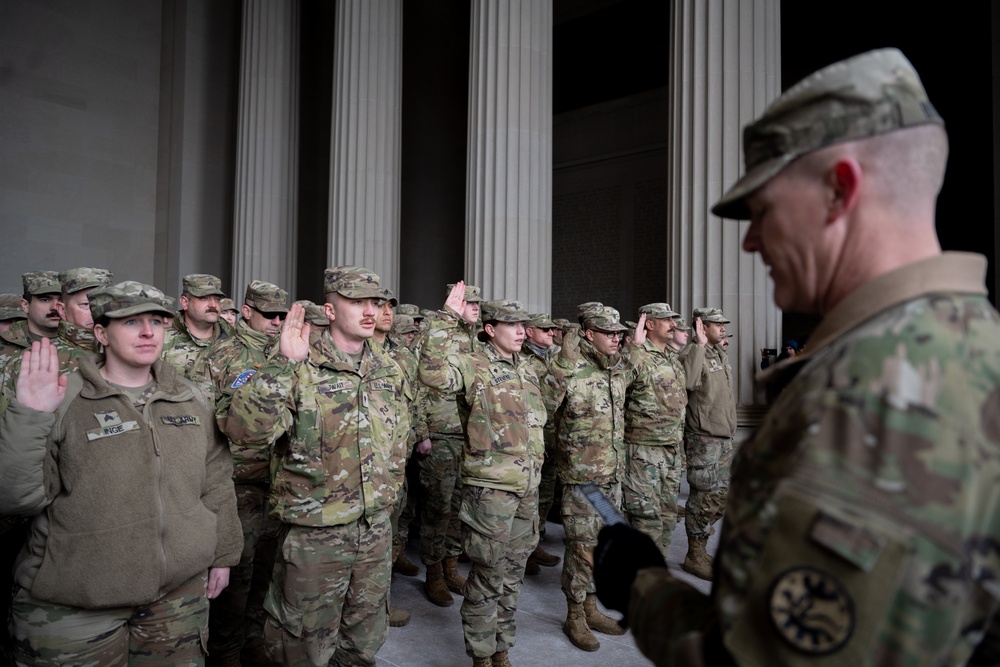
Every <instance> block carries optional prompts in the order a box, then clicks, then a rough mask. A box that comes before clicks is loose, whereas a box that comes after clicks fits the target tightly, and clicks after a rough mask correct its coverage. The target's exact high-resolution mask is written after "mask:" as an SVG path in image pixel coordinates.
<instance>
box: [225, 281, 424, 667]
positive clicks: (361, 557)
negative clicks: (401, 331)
mask: <svg viewBox="0 0 1000 667" xmlns="http://www.w3.org/2000/svg"><path fill="white" fill-rule="evenodd" d="M324 282H325V290H326V291H327V293H330V292H334V291H336V292H339V293H340V294H342V295H343V296H346V297H348V298H381V296H380V295H379V293H378V276H376V275H375V274H373V273H371V272H370V271H368V270H366V269H362V268H360V267H338V268H337V269H328V270H327V271H326V275H325V277H324ZM411 396H412V394H411V391H410V386H409V383H408V382H407V381H406V378H405V377H404V376H403V373H402V371H401V370H400V368H399V366H398V365H397V364H396V363H395V362H394V361H393V360H392V358H391V357H389V355H388V353H386V351H385V350H384V349H383V348H382V346H381V345H377V344H375V345H373V344H372V343H371V341H370V340H368V341H366V342H365V344H364V347H363V348H362V353H361V358H360V363H359V365H358V366H357V367H356V366H355V362H354V360H353V359H352V358H351V357H350V356H349V355H347V354H346V353H344V352H342V351H341V350H340V349H339V348H337V346H336V345H335V344H334V342H333V339H332V338H331V337H330V333H329V330H324V331H323V333H322V334H321V335H319V336H318V337H314V338H313V339H312V341H311V344H310V350H309V356H308V357H307V359H306V360H305V361H302V362H293V361H290V360H289V359H288V358H286V357H285V356H284V355H282V354H280V353H278V354H276V355H275V356H274V357H272V358H271V360H269V361H268V362H266V363H265V364H264V365H262V366H261V367H260V369H259V370H258V371H257V374H256V375H254V376H253V378H252V379H251V380H250V382H248V383H247V384H246V385H245V386H244V387H243V388H242V389H241V390H240V391H238V392H236V394H234V396H233V400H232V403H231V405H230V408H229V420H228V422H227V424H226V432H227V435H229V437H230V439H231V440H233V441H234V442H236V443H239V444H241V445H256V446H267V445H268V444H270V443H273V442H275V441H276V440H277V439H278V438H279V437H281V436H282V435H283V434H285V433H287V434H288V435H289V444H288V451H287V452H286V453H285V454H284V456H282V457H281V460H280V461H278V462H277V471H276V473H275V476H274V479H273V481H272V493H271V498H272V503H273V504H274V509H273V512H274V513H275V515H276V516H277V517H278V518H280V519H281V521H282V522H283V523H284V525H283V526H282V529H281V534H280V535H279V539H278V543H279V547H278V555H277V557H276V564H275V570H274V578H273V580H272V582H271V587H270V590H268V593H267V597H266V598H265V601H264V608H265V610H266V611H267V614H268V618H267V622H266V624H265V626H264V637H265V640H266V642H267V650H268V655H269V657H271V658H272V659H275V660H278V661H279V662H283V663H284V664H288V665H307V664H308V665H327V664H354V665H374V664H375V653H376V652H377V651H378V649H379V648H380V647H381V646H382V644H383V643H384V642H385V637H386V629H387V627H388V626H387V623H388V620H387V615H386V608H387V606H388V592H389V575H390V570H389V568H390V554H391V534H390V525H389V512H390V511H391V509H392V506H393V503H394V502H395V500H396V496H397V494H398V493H399V488H400V486H401V484H402V475H403V465H404V463H403V462H404V459H405V453H406V442H407V437H408V434H409V415H408V412H407V407H406V405H407V401H408V400H410V397H411Z"/></svg>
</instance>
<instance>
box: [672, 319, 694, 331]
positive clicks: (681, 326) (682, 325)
mask: <svg viewBox="0 0 1000 667" xmlns="http://www.w3.org/2000/svg"><path fill="white" fill-rule="evenodd" d="M674 322H676V323H677V324H676V326H675V327H674V330H675V331H677V330H679V331H691V326H690V325H689V324H688V323H687V320H685V319H684V318H683V317H675V318H674Z"/></svg>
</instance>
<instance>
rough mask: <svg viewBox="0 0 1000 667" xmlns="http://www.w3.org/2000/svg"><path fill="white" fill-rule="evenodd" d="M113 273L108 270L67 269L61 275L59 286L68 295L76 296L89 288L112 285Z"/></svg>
mask: <svg viewBox="0 0 1000 667" xmlns="http://www.w3.org/2000/svg"><path fill="white" fill-rule="evenodd" d="M111 278H112V275H111V272H110V271H108V270H107V269H91V268H86V267H83V268H79V269H66V270H65V271H63V272H62V273H60V274H59V284H61V285H62V291H63V292H65V293H66V294H74V293H76V292H79V291H80V290H85V289H87V288H88V287H107V286H108V285H110V284H111Z"/></svg>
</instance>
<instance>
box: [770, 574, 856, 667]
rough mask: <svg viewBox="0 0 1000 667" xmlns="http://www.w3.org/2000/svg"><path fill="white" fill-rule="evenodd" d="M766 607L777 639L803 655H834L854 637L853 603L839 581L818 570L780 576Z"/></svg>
mask: <svg viewBox="0 0 1000 667" xmlns="http://www.w3.org/2000/svg"><path fill="white" fill-rule="evenodd" d="M768 605H769V609H768V611H769V613H770V617H771V624H772V625H773V626H774V629H775V630H776V631H777V632H778V635H780V636H781V638H782V639H784V640H785V641H786V642H787V643H788V644H789V645H791V646H792V648H794V649H796V650H798V651H801V652H802V653H807V654H810V655H825V654H828V653H835V652H836V651H839V650H840V649H841V648H843V647H844V645H845V644H846V643H847V641H848V640H849V639H850V638H851V635H852V634H853V633H854V623H855V611H854V601H853V600H852V599H851V596H850V594H849V593H848V591H847V588H846V587H845V586H844V584H843V583H842V582H841V581H840V579H838V578H837V577H836V576H834V575H833V574H831V573H829V572H826V571H824V570H821V569H819V568H815V567H796V568H792V569H790V570H786V571H785V572H784V573H782V574H781V575H779V576H778V578H777V579H775V581H774V583H773V584H772V586H771V595H770V598H769V600H768Z"/></svg>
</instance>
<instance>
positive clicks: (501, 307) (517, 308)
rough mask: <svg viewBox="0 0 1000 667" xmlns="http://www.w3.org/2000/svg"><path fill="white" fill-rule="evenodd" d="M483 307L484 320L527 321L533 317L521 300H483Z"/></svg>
mask: <svg viewBox="0 0 1000 667" xmlns="http://www.w3.org/2000/svg"><path fill="white" fill-rule="evenodd" d="M481 308H482V310H481V313H482V316H483V322H527V321H528V320H530V319H531V315H530V314H529V313H528V312H527V311H525V310H524V306H523V305H521V302H520V301H514V300H512V299H493V300H491V301H483V305H482V306H481Z"/></svg>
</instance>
